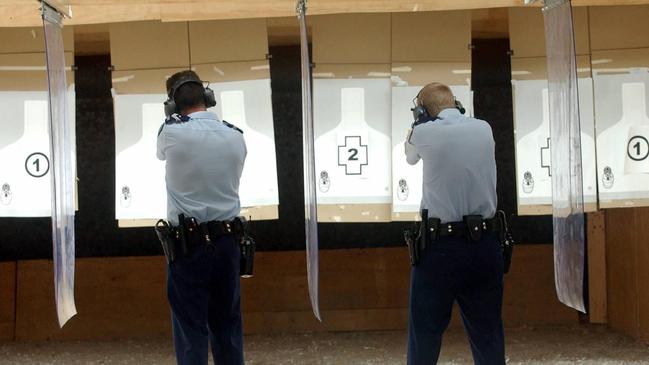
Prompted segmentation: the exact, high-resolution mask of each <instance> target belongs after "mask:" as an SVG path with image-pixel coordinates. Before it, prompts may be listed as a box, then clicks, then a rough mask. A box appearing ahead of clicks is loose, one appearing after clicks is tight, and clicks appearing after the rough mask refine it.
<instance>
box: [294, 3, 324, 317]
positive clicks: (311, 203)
mask: <svg viewBox="0 0 649 365" xmlns="http://www.w3.org/2000/svg"><path fill="white" fill-rule="evenodd" d="M297 17H298V21H299V23H300V44H301V50H302V136H303V158H304V160H303V161H304V208H305V212H304V217H305V222H304V225H305V227H304V228H305V233H306V256H307V257H306V259H307V261H306V268H307V276H308V282H309V297H310V298H311V307H312V308H313V314H314V315H315V316H316V318H317V319H318V320H320V321H321V320H322V319H321V317H320V304H319V303H320V301H319V299H318V285H319V284H318V271H319V269H318V266H319V257H318V202H317V197H316V177H315V152H314V151H315V148H314V136H313V107H312V89H311V60H310V57H309V38H308V33H307V24H306V0H298V2H297Z"/></svg>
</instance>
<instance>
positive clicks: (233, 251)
mask: <svg viewBox="0 0 649 365" xmlns="http://www.w3.org/2000/svg"><path fill="white" fill-rule="evenodd" d="M240 255H241V252H240V250H239V246H238V244H237V243H236V242H235V241H234V238H233V237H232V236H224V237H222V238H221V239H219V240H217V241H215V242H214V245H213V247H210V248H208V247H207V246H201V247H199V248H197V249H195V250H194V252H192V253H191V255H189V256H187V257H184V258H181V259H179V260H176V261H175V262H173V263H172V264H171V265H169V270H168V275H167V296H168V298H169V305H170V306H171V317H172V318H171V319H172V326H173V336H174V347H175V349H176V359H177V361H178V364H179V365H204V364H207V361H208V341H209V343H210V345H211V347H212V357H213V358H214V363H215V364H217V365H243V332H242V327H241V309H240V286H239V265H240V263H239V262H240V261H239V260H240Z"/></svg>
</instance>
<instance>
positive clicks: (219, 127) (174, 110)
mask: <svg viewBox="0 0 649 365" xmlns="http://www.w3.org/2000/svg"><path fill="white" fill-rule="evenodd" d="M166 86H167V93H168V96H169V99H168V100H167V101H166V102H165V112H166V113H167V114H168V115H169V117H168V119H167V121H166V122H165V124H163V126H162V127H161V129H160V132H159V134H158V147H157V157H158V158H159V159H160V160H165V161H166V184H167V207H168V220H169V224H170V225H171V227H172V228H173V227H180V228H179V229H176V230H175V232H176V238H178V237H180V239H178V240H176V242H177V243H178V245H179V246H181V247H176V250H175V253H174V254H172V256H171V257H172V260H171V262H170V264H169V268H168V279H167V295H168V299H169V304H170V306H171V312H172V326H173V337H174V346H175V350H176V358H177V361H178V364H181V365H185V364H192V365H194V364H207V362H208V341H209V343H210V345H211V348H212V356H213V359H214V362H215V363H217V364H219V365H243V363H244V361H243V334H242V326H241V310H240V291H239V289H240V286H239V280H240V279H239V273H240V271H239V270H240V255H241V251H240V247H239V244H238V243H237V242H236V240H235V238H234V236H233V234H232V229H233V227H232V226H233V223H232V222H233V219H235V218H236V217H237V216H238V215H239V211H240V203H239V193H238V191H239V179H240V178H241V172H242V170H243V165H244V161H245V158H246V145H245V142H244V139H243V135H242V132H241V131H240V130H239V129H237V128H236V127H234V126H233V125H231V124H228V123H227V122H225V121H221V120H219V118H218V117H217V116H216V114H214V113H211V112H208V111H207V108H208V107H211V106H214V105H215V104H216V101H215V99H214V94H213V92H212V90H210V89H209V87H205V86H204V83H203V82H202V81H201V80H200V78H199V77H198V75H197V74H196V73H195V72H193V71H183V72H179V73H176V74H174V75H173V76H171V77H170V78H169V79H168V80H167V85H166ZM163 246H164V244H163ZM165 251H167V249H165ZM167 257H168V258H169V255H167Z"/></svg>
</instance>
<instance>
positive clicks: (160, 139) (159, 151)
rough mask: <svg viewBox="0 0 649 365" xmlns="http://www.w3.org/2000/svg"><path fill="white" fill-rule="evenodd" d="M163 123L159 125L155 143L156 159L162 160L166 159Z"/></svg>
mask: <svg viewBox="0 0 649 365" xmlns="http://www.w3.org/2000/svg"><path fill="white" fill-rule="evenodd" d="M164 126H165V125H164V124H163V125H162V126H161V127H160V131H159V132H158V143H157V146H158V148H157V151H156V157H158V160H160V161H164V160H166V159H167V156H166V154H165V149H166V148H167V143H166V142H167V137H166V133H165V131H164Z"/></svg>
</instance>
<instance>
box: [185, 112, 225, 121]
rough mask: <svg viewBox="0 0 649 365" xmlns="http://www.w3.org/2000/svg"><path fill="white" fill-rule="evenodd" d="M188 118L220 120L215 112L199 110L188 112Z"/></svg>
mask: <svg viewBox="0 0 649 365" xmlns="http://www.w3.org/2000/svg"><path fill="white" fill-rule="evenodd" d="M187 116H188V117H190V118H193V119H216V120H220V119H219V117H218V116H217V115H216V113H212V112H208V111H200V112H193V113H189V114H188V115H187Z"/></svg>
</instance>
